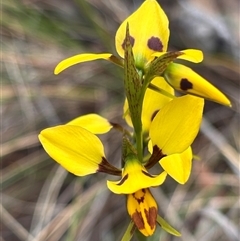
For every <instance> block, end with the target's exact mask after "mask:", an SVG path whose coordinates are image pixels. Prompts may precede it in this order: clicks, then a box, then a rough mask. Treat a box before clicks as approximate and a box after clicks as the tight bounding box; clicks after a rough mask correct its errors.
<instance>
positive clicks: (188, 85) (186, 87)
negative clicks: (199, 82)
mask: <svg viewBox="0 0 240 241" xmlns="http://www.w3.org/2000/svg"><path fill="white" fill-rule="evenodd" d="M180 88H181V90H189V89H192V88H193V84H192V83H191V82H190V81H189V80H188V79H186V78H183V79H181V82H180Z"/></svg>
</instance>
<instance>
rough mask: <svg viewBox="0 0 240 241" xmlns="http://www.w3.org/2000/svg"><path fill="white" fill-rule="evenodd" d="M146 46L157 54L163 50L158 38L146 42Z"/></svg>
mask: <svg viewBox="0 0 240 241" xmlns="http://www.w3.org/2000/svg"><path fill="white" fill-rule="evenodd" d="M147 46H148V48H150V49H152V50H154V51H158V52H162V50H163V45H162V42H161V41H160V39H159V38H158V37H153V36H152V37H151V38H150V39H149V40H148V42H147Z"/></svg>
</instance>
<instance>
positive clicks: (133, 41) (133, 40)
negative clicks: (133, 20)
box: [122, 35, 135, 50]
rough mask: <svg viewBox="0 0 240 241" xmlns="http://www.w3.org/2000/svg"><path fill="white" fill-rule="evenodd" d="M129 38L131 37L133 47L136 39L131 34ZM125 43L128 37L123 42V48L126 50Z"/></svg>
mask: <svg viewBox="0 0 240 241" xmlns="http://www.w3.org/2000/svg"><path fill="white" fill-rule="evenodd" d="M129 39H130V43H131V45H132V47H133V45H134V43H135V39H134V38H133V37H132V36H131V35H129ZM125 45H126V39H124V41H123V43H122V48H123V50H125Z"/></svg>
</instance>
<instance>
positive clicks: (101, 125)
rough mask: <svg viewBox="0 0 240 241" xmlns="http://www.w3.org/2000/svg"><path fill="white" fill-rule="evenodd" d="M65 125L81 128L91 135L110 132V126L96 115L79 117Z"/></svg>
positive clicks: (105, 120)
mask: <svg viewBox="0 0 240 241" xmlns="http://www.w3.org/2000/svg"><path fill="white" fill-rule="evenodd" d="M67 125H73V126H81V127H83V128H84V129H86V130H88V131H90V132H92V133H93V134H104V133H107V132H108V131H110V129H111V128H112V125H111V124H110V123H109V121H108V120H107V119H105V118H103V117H102V116H100V115H97V114H87V115H83V116H80V117H78V118H76V119H74V120H72V121H70V122H68V123H67Z"/></svg>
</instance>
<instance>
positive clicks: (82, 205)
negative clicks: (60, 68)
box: [0, 0, 240, 241]
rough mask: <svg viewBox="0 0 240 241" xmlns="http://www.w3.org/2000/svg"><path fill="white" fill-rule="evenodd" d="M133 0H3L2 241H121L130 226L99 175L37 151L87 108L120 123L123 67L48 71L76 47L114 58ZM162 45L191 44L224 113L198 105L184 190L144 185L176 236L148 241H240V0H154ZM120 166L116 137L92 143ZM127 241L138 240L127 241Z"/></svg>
mask: <svg viewBox="0 0 240 241" xmlns="http://www.w3.org/2000/svg"><path fill="white" fill-rule="evenodd" d="M141 3H142V1H140V0H122V1H120V0H115V1H112V0H86V1H84V0H58V1H57V0H42V1H38V0H25V1H24V0H19V1H17V0H3V1H2V3H1V5H2V18H1V20H2V23H1V26H2V27H1V31H2V32H1V36H2V37H1V40H2V48H1V57H2V60H1V61H2V63H1V77H2V84H1V99H2V102H1V115H2V117H1V133H2V135H1V140H2V143H1V157H2V158H1V187H2V190H1V205H2V206H1V211H2V213H1V227H0V228H1V241H58V240H59V241H60V240H61V241H63V240H64V241H90V240H91V241H100V240H101V241H115V240H116V241H118V240H120V239H121V237H122V235H123V233H124V231H125V229H126V227H127V225H128V223H129V220H130V219H129V216H128V215H127V213H126V206H125V197H124V196H123V195H114V194H113V193H110V191H109V190H108V189H107V188H106V180H107V178H108V179H109V180H113V177H111V176H108V177H106V175H104V174H96V175H90V176H87V177H84V178H78V177H75V176H74V175H72V174H69V173H67V172H66V171H65V170H64V169H62V168H61V167H60V166H59V165H58V164H56V163H55V162H54V161H53V160H52V159H51V158H49V156H48V155H47V154H46V153H45V152H44V151H43V149H42V147H41V145H40V143H39V141H38V138H37V135H38V133H39V132H40V131H41V130H42V129H44V128H47V127H50V126H54V125H57V124H62V123H66V122H68V121H69V120H71V119H73V118H75V117H77V116H80V115H82V114H87V113H92V112H96V113H99V114H101V115H103V116H104V117H106V118H108V119H110V120H111V121H114V122H117V123H120V124H122V125H124V121H123V119H122V105H123V100H124V91H123V81H122V79H123V73H122V70H121V69H120V68H119V67H117V66H114V65H113V64H110V63H107V62H106V61H94V62H91V63H84V64H81V65H76V66H74V67H71V68H69V69H67V70H66V71H64V72H63V73H61V74H60V75H58V76H55V75H53V69H54V67H55V66H56V64H57V63H58V62H59V61H61V60H62V59H64V58H67V57H69V56H72V55H75V54H78V53H84V52H90V53H91V52H93V53H94V52H95V53H101V52H110V53H114V54H116V51H115V46H114V36H115V32H116V30H117V28H118V26H119V24H120V23H121V22H122V21H123V20H124V19H125V18H126V17H127V16H128V15H129V14H130V13H131V12H133V11H134V10H135V9H137V7H138V6H139V5H140V4H141ZM159 3H160V4H161V5H162V8H163V9H164V10H165V12H166V14H167V15H168V17H169V20H170V30H171V37H170V41H169V49H170V50H181V49H185V48H199V49H202V50H203V52H204V54H205V59H204V61H203V63H201V64H198V65H194V64H191V63H189V64H188V66H190V67H192V68H193V69H194V70H195V71H197V72H198V73H200V74H201V75H202V76H204V77H205V78H207V79H208V80H209V81H210V82H211V83H213V84H214V85H215V86H217V87H218V88H219V89H221V90H222V91H223V92H224V93H225V94H226V95H227V96H228V97H229V98H230V99H231V101H232V105H233V107H232V108H228V107H224V106H221V105H219V104H216V103H213V102H210V101H206V105H205V119H204V121H203V125H202V129H201V132H200V134H199V136H198V138H197V139H196V141H195V143H194V145H193V148H194V153H195V154H196V155H197V156H199V158H200V160H196V161H194V162H193V172H192V174H191V177H190V180H189V181H188V182H187V184H185V185H177V184H176V183H175V182H174V181H173V180H171V178H170V177H169V178H168V179H167V181H166V183H165V184H164V185H163V186H161V187H159V188H155V189H153V190H152V192H153V194H154V196H155V197H156V200H157V201H158V204H159V213H160V214H161V216H162V217H164V218H165V219H166V220H167V221H168V222H169V223H171V224H172V225H173V226H174V227H175V228H177V229H178V230H179V231H181V233H182V237H180V238H176V237H173V236H171V235H170V234H167V233H166V232H165V231H163V230H161V229H160V228H159V227H158V228H157V231H156V234H155V235H154V236H153V237H152V238H150V239H149V240H152V241H158V240H159V241H175V240H184V241H215V240H217V241H237V240H239V239H238V238H239V221H240V220H239V214H240V212H239V210H240V201H239V136H240V135H239V134H240V133H239V130H240V128H239V127H240V126H239V102H240V98H239V94H240V92H239V91H240V88H239V71H240V62H239V56H240V55H239V54H240V32H239V20H240V19H239V9H240V8H239V7H240V1H239V0H228V1H225V0H212V1H208V0H184V1H183V0H178V1H176V0H175V1H169V0H161V1H159ZM101 139H102V140H103V142H104V144H105V150H106V156H107V159H108V160H109V161H110V162H111V163H113V164H114V165H116V166H118V167H120V158H121V134H119V133H118V132H116V131H114V130H112V131H111V132H110V133H109V134H107V135H104V136H102V137H101ZM133 240H136V238H135V239H133Z"/></svg>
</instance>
